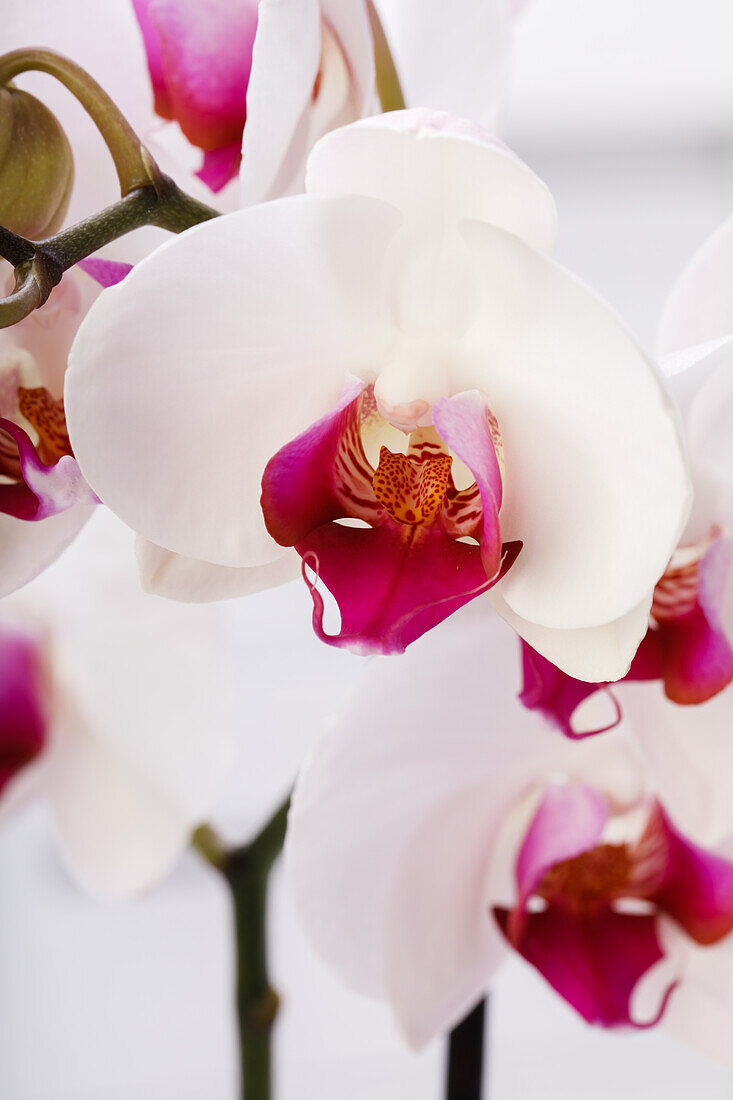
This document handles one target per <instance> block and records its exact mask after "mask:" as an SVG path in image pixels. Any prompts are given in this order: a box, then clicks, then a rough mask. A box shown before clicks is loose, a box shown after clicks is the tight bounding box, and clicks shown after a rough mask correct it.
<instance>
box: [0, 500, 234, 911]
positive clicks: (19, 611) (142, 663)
mask: <svg viewBox="0 0 733 1100" xmlns="http://www.w3.org/2000/svg"><path fill="white" fill-rule="evenodd" d="M130 540H131V535H130V532H127V531H125V530H124V528H123V527H122V525H121V524H119V523H118V521H117V520H115V519H114V517H113V516H111V515H110V514H109V513H107V512H105V511H104V510H102V509H100V510H99V511H98V514H97V515H96V516H95V517H94V518H93V519H92V520H91V521H90V523H89V524H88V526H87V527H86V528H85V530H84V532H83V533H82V535H81V536H80V537H79V539H78V540H77V542H76V544H75V545H74V547H73V548H72V549H70V550H69V552H68V553H67V554H66V555H64V557H63V558H62V559H61V560H60V561H59V562H58V563H57V564H56V565H55V566H54V567H53V568H52V569H49V570H48V571H47V572H46V573H44V575H43V576H42V577H39V578H38V580H36V581H35V582H34V583H33V584H31V585H29V586H28V587H27V588H25V589H24V590H23V592H22V593H18V594H17V595H15V596H12V597H9V598H8V599H6V600H3V602H2V604H1V605H0V815H4V816H5V817H7V815H9V814H10V813H12V812H14V811H15V810H17V808H18V807H19V806H20V805H22V804H24V803H25V801H26V800H27V799H28V798H30V797H43V798H45V799H46V800H47V801H48V803H49V805H50V808H51V812H52V817H53V821H54V824H55V828H56V833H57V836H58V842H59V846H60V851H61V854H62V856H63V859H64V862H65V863H66V865H67V867H68V868H69V870H70V872H71V873H72V875H73V877H74V878H75V879H76V880H77V881H78V882H79V883H80V884H81V885H82V886H83V887H84V888H85V889H87V890H89V891H90V892H91V893H93V894H95V895H98V896H100V897H104V898H110V899H111V898H119V897H123V896H126V895H128V894H130V893H133V892H139V891H141V890H144V889H146V888H148V887H149V886H151V885H152V884H154V883H155V882H156V881H157V880H158V879H159V878H160V877H162V875H164V874H165V873H166V872H167V871H168V870H169V869H170V867H171V866H172V865H173V863H174V862H175V860H176V859H177V858H178V856H179V854H180V853H181V851H182V850H183V848H184V847H185V846H186V844H187V843H188V840H189V836H190V833H191V831H192V829H193V828H195V826H196V825H198V824H199V823H200V822H201V821H202V820H205V819H206V817H208V815H209V812H210V810H211V808H212V804H213V800H214V796H215V794H216V792H217V791H218V789H219V784H220V782H221V780H222V778H223V775H224V769H225V767H226V762H227V759H228V754H229V749H230V742H231V733H232V727H231V716H230V713H229V708H228V700H227V694H226V682H225V674H224V661H223V654H224V645H223V636H222V632H221V628H220V624H219V620H218V617H217V616H216V615H215V614H212V611H213V609H210V608H209V609H207V608H182V607H179V606H178V605H175V604H171V603H168V602H163V601H162V600H156V599H154V598H153V597H150V596H145V595H144V594H143V593H142V592H141V591H140V588H139V585H138V583H137V577H136V573H135V569H134V565H133V557H132V553H131V546H130Z"/></svg>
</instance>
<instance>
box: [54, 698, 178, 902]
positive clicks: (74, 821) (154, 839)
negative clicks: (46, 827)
mask: <svg viewBox="0 0 733 1100" xmlns="http://www.w3.org/2000/svg"><path fill="white" fill-rule="evenodd" d="M57 702H58V708H57V714H56V720H57V721H56V730H55V736H56V737H58V738H59V739H61V740H63V742H64V747H63V751H62V752H59V753H57V754H56V767H55V768H54V770H53V773H52V775H51V776H50V778H49V788H48V792H47V794H48V798H49V800H50V803H51V806H52V809H53V815H54V824H55V826H56V831H57V835H58V840H59V845H60V849H61V853H62V856H63V858H64V862H65V863H66V865H67V867H68V869H69V872H70V873H71V875H72V876H73V877H74V878H75V879H76V880H77V881H78V882H79V884H80V885H81V886H82V887H83V889H85V890H87V891H88V892H89V893H91V894H93V895H94V896H96V897H100V898H104V899H106V900H110V901H114V900H118V899H120V898H124V897H127V896H129V895H130V894H134V893H140V892H141V891H143V890H146V889H148V888H149V887H151V886H153V885H154V884H155V883H156V882H157V881H158V880H159V879H160V878H162V877H163V876H164V875H165V874H166V873H167V872H168V871H170V870H171V868H172V866H173V864H174V863H175V861H176V860H177V859H178V857H179V856H180V854H181V852H182V850H183V848H184V847H185V846H186V844H187V842H188V838H189V835H190V832H191V821H190V819H189V817H188V816H187V815H186V814H185V813H182V812H181V811H180V810H179V809H178V808H177V807H176V806H175V805H173V804H172V803H171V802H170V801H169V799H168V797H167V795H166V794H165V792H163V791H161V790H159V789H158V788H156V786H155V784H154V783H153V782H151V781H150V779H149V777H148V776H146V775H145V774H144V773H143V772H140V771H138V770H137V768H135V766H134V765H131V764H129V763H128V762H127V761H126V760H125V759H124V758H120V757H119V756H118V755H117V754H116V753H115V752H114V751H113V750H112V749H111V747H110V746H109V745H108V744H105V742H104V741H103V740H100V739H99V738H97V737H95V736H94V733H93V732H92V731H91V730H89V729H87V728H86V727H85V725H84V719H83V716H82V715H81V714H79V713H78V712H77V711H76V710H75V709H74V708H73V707H71V706H64V705H63V704H62V703H61V700H60V699H59V700H57Z"/></svg>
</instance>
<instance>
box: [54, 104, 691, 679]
mask: <svg viewBox="0 0 733 1100" xmlns="http://www.w3.org/2000/svg"><path fill="white" fill-rule="evenodd" d="M554 235H555V208H554V204H553V202H552V198H551V196H550V195H549V193H548V191H547V189H546V188H545V186H544V185H543V184H542V183H541V182H540V181H539V180H538V179H537V178H536V177H535V176H534V175H533V174H532V172H531V171H530V170H529V169H528V168H527V167H526V166H525V165H524V164H522V163H521V162H520V161H519V160H517V158H516V157H514V156H513V155H512V154H511V153H510V152H509V151H508V150H507V149H505V148H504V147H503V146H501V145H500V144H498V143H497V142H496V141H494V140H492V139H490V138H487V137H486V136H485V135H484V134H483V133H481V132H478V131H476V130H475V128H473V127H472V126H471V125H470V124H468V123H465V122H462V121H461V120H459V119H456V118H453V117H451V116H446V115H440V114H438V115H436V114H433V113H430V112H420V111H417V112H405V113H399V112H397V113H394V114H392V115H387V116H383V117H381V118H377V119H372V120H365V121H364V122H361V123H356V124H354V125H353V126H350V127H346V128H344V129H342V130H340V131H335V132H333V133H332V134H331V135H329V136H327V137H326V138H324V139H323V140H322V141H321V142H320V143H319V145H318V146H317V147H316V149H315V151H314V153H313V155H312V157H311V160H310V162H309V171H308V193H307V194H306V195H304V196H298V197H293V198H290V199H284V200H280V201H277V202H273V203H268V204H264V205H262V206H257V207H254V208H250V209H247V210H244V211H241V212H239V213H237V214H233V215H228V216H225V217H223V218H219V219H215V220H214V221H212V222H209V223H207V224H205V225H201V226H198V227H196V228H195V229H193V230H192V231H190V232H188V233H185V234H183V235H182V236H181V237H179V238H178V239H176V240H172V241H170V242H168V243H166V245H164V246H163V247H162V248H161V249H159V250H158V251H156V252H155V253H154V254H153V255H151V256H150V257H149V258H147V259H146V260H145V261H144V262H143V263H141V264H139V265H138V266H137V267H136V268H135V270H134V271H133V272H132V273H131V275H130V276H129V277H128V278H127V279H126V280H125V281H124V282H123V283H122V284H121V285H120V286H119V287H118V288H116V289H112V290H110V291H107V292H106V293H105V294H103V295H102V297H101V299H100V301H99V303H98V304H97V305H96V307H95V308H94V309H93V311H92V312H91V314H90V315H89V317H88V319H87V321H86V323H85V324H84V326H83V327H82V330H81V331H80V333H79V336H78V338H77V341H76V343H75V346H74V349H73V352H72V365H71V369H70V373H69V376H68V379H67V390H66V403H67V414H68V416H69V423H70V429H71V438H72V442H73V445H74V449H75V454H76V455H77V459H78V461H79V462H80V465H81V468H82V471H83V472H84V475H85V477H86V478H87V479H88V481H89V483H90V484H91V485H92V486H93V488H94V490H95V492H97V493H98V495H99V496H100V498H101V499H102V500H104V502H105V503H106V504H108V505H109V507H110V508H112V509H113V510H114V511H116V512H117V513H118V514H119V515H120V516H121V517H122V518H123V519H124V520H125V522H127V523H128V524H129V525H130V526H132V527H134V528H135V529H136V530H137V531H138V532H140V534H141V535H142V536H143V538H144V539H145V540H146V542H144V543H143V544H142V545H141V550H140V557H141V564H142V571H143V577H144V580H145V583H146V585H147V586H148V587H149V588H151V589H153V590H155V591H158V592H161V593H163V594H167V595H172V596H176V597H179V598H183V599H194V600H195V599H206V598H211V597H212V596H222V595H236V594H241V593H244V592H247V591H252V590H254V589H258V588H263V587H267V586H269V585H272V584H275V583H278V582H281V581H283V580H286V579H290V578H291V577H293V576H294V575H295V573H296V571H297V569H298V567H299V564H298V559H301V561H302V567H303V569H304V570H305V573H306V577H307V580H308V583H309V585H311V586H312V587H313V591H314V601H315V612H314V622H315V626H316V629H317V631H318V632H319V633H320V634H322V635H323V636H326V630H325V627H324V626H323V619H322V599H323V597H322V595H321V592H320V590H319V589H318V587H317V585H319V584H324V585H325V586H326V588H327V589H329V591H330V592H331V593H332V595H333V596H334V597H335V599H336V601H337V603H338V605H339V610H340V614H341V631H340V632H339V633H338V634H336V635H333V634H330V635H329V636H328V639H327V640H329V641H330V642H331V643H333V644H336V645H343V646H346V647H348V648H350V649H353V650H356V651H357V652H361V653H364V652H375V651H382V652H399V651H401V650H403V649H404V647H405V646H406V645H408V644H409V643H410V642H412V641H413V640H414V639H415V638H417V637H418V636H419V635H420V634H422V633H424V631H425V630H427V629H430V628H431V627H433V626H435V625H436V624H437V623H439V622H440V621H441V620H442V619H444V618H445V617H446V616H447V615H449V614H451V613H452V612H453V611H454V610H456V608H458V607H460V606H462V605H463V604H465V603H466V602H468V601H469V600H471V599H474V598H476V597H477V596H478V595H480V594H481V593H484V592H486V591H488V590H489V589H491V593H490V598H491V599H492V602H493V603H494V604H495V606H497V608H498V609H499V611H500V613H501V614H503V615H504V616H505V617H507V618H508V619H509V621H510V622H511V623H512V625H514V626H515V627H516V629H517V630H519V631H520V633H522V634H523V635H524V636H525V637H528V638H529V639H530V640H531V641H532V644H533V645H535V646H536V647H537V648H539V649H541V650H542V651H543V652H545V653H546V654H547V655H548V656H549V657H551V658H552V659H553V660H554V661H555V662H556V663H558V664H560V665H561V666H563V667H565V668H566V669H567V670H568V671H571V672H574V673H575V674H576V675H580V676H582V677H585V678H587V679H594V678H595V679H598V678H599V676H598V675H597V674H598V673H599V672H602V674H603V678H608V679H612V678H617V677H619V676H621V675H623V674H624V672H625V671H626V669H627V668H628V665H629V662H630V660H631V658H632V656H633V653H634V651H635V648H636V646H637V644H638V642H639V640H640V638H641V636H642V635H643V633H644V630H645V628H646V620H647V613H648V608H649V603H650V601H651V597H652V589H653V586H654V582H655V580H656V579H657V577H658V576H659V575H660V574H661V573H662V571H663V569H664V565H665V564H666V562H667V560H668V559H669V555H670V553H671V551H672V549H673V547H674V545H675V544H676V542H677V539H678V537H679V533H680V530H681V527H682V524H683V523H684V520H685V517H686V511H687V499H688V487H687V475H686V470H685V463H684V460H683V456H682V451H681V445H680V441H679V436H678V429H677V424H676V419H675V414H674V412H673V409H672V407H671V405H670V402H669V401H668V399H667V397H666V395H665V391H664V389H663V387H662V385H661V382H660V380H659V378H658V377H657V374H656V372H655V369H654V367H653V366H652V364H651V363H650V362H649V361H648V359H647V358H646V357H645V355H644V353H643V352H642V351H641V350H640V349H639V347H638V346H637V345H636V343H635V342H634V341H633V340H632V339H631V337H630V336H629V335H628V333H627V332H626V331H625V330H624V329H623V328H622V326H621V325H620V324H619V322H618V321H617V320H616V318H615V317H614V316H613V314H612V313H611V312H610V311H609V309H608V308H607V307H606V306H605V305H604V304H603V303H602V302H601V301H600V300H599V299H598V298H597V297H596V296H595V295H593V294H592V293H591V292H590V291H588V290H587V289H586V288H585V287H584V286H583V285H582V284H581V283H579V282H578V281H577V280H576V279H575V278H574V277H572V276H571V275H570V274H569V273H568V272H566V271H565V270H564V269H563V268H561V267H559V266H558V265H557V264H555V263H554V262H553V261H552V260H551V259H550V258H549V256H548V252H549V250H550V248H551V247H552V242H553V239H554ZM204 273H205V277H204ZM260 497H261V502H260ZM151 543H152V544H153V545H150V544H151ZM632 548H633V549H632ZM619 616H621V619H620V622H619V621H618V619H619Z"/></svg>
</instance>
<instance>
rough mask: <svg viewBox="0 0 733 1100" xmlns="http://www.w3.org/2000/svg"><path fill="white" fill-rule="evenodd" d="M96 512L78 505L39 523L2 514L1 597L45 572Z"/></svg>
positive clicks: (0, 525)
mask: <svg viewBox="0 0 733 1100" xmlns="http://www.w3.org/2000/svg"><path fill="white" fill-rule="evenodd" d="M93 512H94V506H93V505H86V504H77V505H76V506H75V507H74V508H68V509H67V510H66V511H65V512H59V513H58V514H57V515H55V516H49V518H48V519H44V520H39V521H38V522H37V523H31V522H27V521H25V520H20V519H15V517H14V516H7V515H0V596H7V595H8V593H10V592H14V591H15V590H16V589H18V588H21V587H22V586H23V585H24V584H27V583H28V582H29V581H31V580H33V578H34V577H37V576H38V574H39V573H42V572H43V570H44V569H46V568H47V567H48V566H49V565H50V564H51V562H53V561H55V560H56V558H57V557H58V556H59V554H61V553H63V551H64V550H65V549H66V547H67V546H68V545H69V543H70V542H73V540H74V539H75V538H76V536H77V535H78V533H79V531H80V530H81V529H82V527H83V526H84V524H85V523H86V522H87V520H88V519H89V517H90V516H91V515H92V513H93Z"/></svg>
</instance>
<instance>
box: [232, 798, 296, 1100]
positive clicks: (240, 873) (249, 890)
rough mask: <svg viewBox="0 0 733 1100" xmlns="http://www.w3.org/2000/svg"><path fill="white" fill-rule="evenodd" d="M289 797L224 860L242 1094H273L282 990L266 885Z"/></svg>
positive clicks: (266, 1097) (252, 1099)
mask: <svg viewBox="0 0 733 1100" xmlns="http://www.w3.org/2000/svg"><path fill="white" fill-rule="evenodd" d="M287 814H288V802H285V803H284V804H283V805H282V806H281V807H280V808H279V809H278V810H277V811H276V813H275V814H274V815H273V816H272V818H271V819H270V820H269V821H268V823H267V824H266V825H265V827H264V828H263V829H262V831H261V832H260V833H259V834H258V836H256V837H255V839H254V840H253V841H252V842H251V843H250V844H248V845H246V846H245V847H244V848H238V849H236V850H235V851H233V852H230V853H228V854H227V855H226V858H225V860H224V862H223V863H222V865H221V870H222V871H223V873H224V875H225V877H226V879H227V882H228V883H229V885H230V887H231V891H232V898H233V902H234V925H235V933H236V944H237V1014H238V1018H239V1037H240V1050H241V1067H242V1081H241V1089H242V1091H241V1095H242V1098H243V1100H271V1096H272V1073H271V1037H272V1025H273V1023H274V1021H275V1016H276V1015H277V1009H278V996H277V994H276V993H275V991H274V990H273V989H272V988H271V986H270V982H269V977H268V972H267V888H268V882H269V877H270V871H271V869H272V865H273V863H274V862H275V860H276V859H277V856H278V855H279V853H280V850H281V849H282V846H283V841H284V839H285V827H286V824H287Z"/></svg>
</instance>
